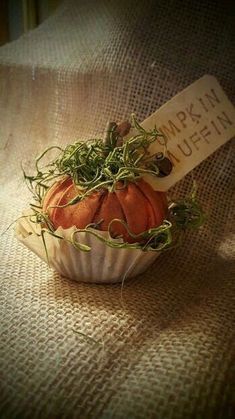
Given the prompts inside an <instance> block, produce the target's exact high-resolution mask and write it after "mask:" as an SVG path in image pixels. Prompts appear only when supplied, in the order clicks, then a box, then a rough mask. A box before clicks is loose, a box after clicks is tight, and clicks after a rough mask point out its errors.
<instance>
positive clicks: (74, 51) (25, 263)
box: [0, 0, 235, 419]
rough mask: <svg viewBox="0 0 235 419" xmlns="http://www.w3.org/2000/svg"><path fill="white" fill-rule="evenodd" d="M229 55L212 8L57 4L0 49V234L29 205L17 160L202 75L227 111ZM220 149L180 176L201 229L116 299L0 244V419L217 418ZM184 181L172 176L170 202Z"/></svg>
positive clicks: (223, 249) (223, 407)
mask: <svg viewBox="0 0 235 419" xmlns="http://www.w3.org/2000/svg"><path fill="white" fill-rule="evenodd" d="M233 47H234V36H233V18H232V7H231V5H230V3H228V2H223V4H222V2H221V3H219V2H190V1H183V2H180V1H148V2H142V1H135V2H134V1H123V0H121V1H119V2H117V1H114V0H111V1H108V0H98V1H91V0H88V1H82V0H80V1H75V0H74V1H65V2H64V4H62V6H61V7H60V8H59V9H58V11H57V13H56V15H55V16H53V17H52V18H50V19H48V21H46V22H45V23H44V24H42V25H41V26H40V27H39V28H38V29H36V30H35V31H33V32H31V33H29V34H27V35H25V36H24V37H22V38H20V39H19V40H18V41H15V42H14V43H12V44H9V45H6V46H4V47H2V48H1V49H0V89H1V96H0V141H1V183H2V184H1V201H0V205H1V216H0V217H1V218H0V221H1V228H2V231H3V230H5V228H6V227H7V226H8V225H9V224H10V222H12V221H13V220H14V219H15V218H17V217H18V216H19V214H20V212H21V210H22V209H23V208H25V207H26V206H27V202H28V201H29V194H28V192H27V190H26V187H25V185H23V181H22V175H21V168H20V163H21V161H23V163H24V167H25V168H27V169H28V168H29V167H30V166H32V160H33V157H34V156H35V154H38V153H39V152H41V151H42V150H43V149H44V148H45V147H46V146H47V145H49V144H50V145H51V144H67V143H69V142H71V141H73V140H75V139H77V138H78V137H79V138H80V137H81V138H84V139H85V138H88V137H90V136H95V135H101V134H102V133H103V131H104V128H105V125H106V122H107V121H108V120H117V121H121V120H122V119H124V118H126V117H128V116H129V115H130V113H131V112H133V111H135V112H136V114H137V116H138V117H139V119H140V120H143V119H144V118H145V117H147V116H148V115H149V114H150V113H152V112H153V111H155V110H156V109H157V108H158V107H159V106H160V105H161V104H163V103H164V102H166V101H167V100H168V99H170V98H171V97H172V96H174V95H175V94H176V93H177V92H179V91H181V90H182V89H183V88H184V87H186V86H187V85H189V84H190V83H191V82H193V81H194V80H196V79H197V78H199V77H200V76H202V75H203V74H206V73H208V74H213V75H215V76H216V77H217V78H218V80H219V81H220V83H221V85H222V86H223V88H224V89H225V91H226V93H227V94H228V96H229V97H230V99H231V100H232V101H234V100H235V90H234V72H233V68H234V64H235V59H234V58H235V57H234V48H233ZM234 155H235V150H234V142H232V141H231V142H229V143H228V144H226V145H225V146H224V147H222V148H221V149H220V150H219V151H217V152H216V153H215V154H214V155H212V156H211V157H210V158H209V159H208V160H207V161H206V162H203V163H202V164H201V165H200V166H199V167H198V168H197V169H196V170H194V178H195V179H196V180H197V183H198V188H199V192H198V193H199V195H200V199H201V202H202V204H203V207H204V209H205V211H206V212H207V214H208V219H207V223H206V225H205V226H204V227H203V229H202V230H200V232H199V233H190V234H188V235H187V237H186V238H185V243H184V244H183V246H182V247H181V248H177V249H175V250H172V251H171V252H167V253H165V254H163V255H161V256H160V258H159V259H158V260H157V261H156V264H155V265H154V266H153V267H152V268H151V269H149V271H148V272H147V273H146V274H144V275H142V276H141V277H138V278H136V279H134V280H131V281H129V282H127V283H126V284H125V285H124V289H123V295H122V299H121V289H120V286H119V285H112V286H97V285H85V284H77V283H75V282H72V281H69V280H67V279H65V278H60V277H59V275H57V274H55V273H53V272H51V271H50V270H49V269H48V268H47V266H46V265H45V264H43V263H42V262H41V261H40V260H39V259H37V258H36V256H34V255H33V254H31V253H30V252H29V251H28V250H27V249H25V248H23V247H22V246H21V245H20V244H19V243H17V242H16V240H15V238H14V236H13V231H12V230H10V231H9V232H7V233H6V234H4V235H3V236H1V276H0V278H1V285H0V286H1V291H0V302H1V313H0V316H1V318H0V333H1V339H0V385H1V393H0V401H1V404H0V415H1V417H3V418H60V417H63V418H90V417H97V418H109V417H114V418H164V419H165V418H191V417H192V418H228V417H232V416H233V412H232V395H233V391H232V378H233V377H232V366H233V363H232V360H233V351H234V344H233V339H234V333H233V329H234V302H233V298H232V297H233V292H234V291H233V288H234V285H233V284H234V277H235V262H234V259H235V254H234V245H235V243H234V242H235V240H234V236H235V231H234V213H235V211H234V207H235V200H234V188H235V185H234V175H235V165H234ZM190 187H191V175H188V176H187V177H186V178H185V179H184V180H183V181H182V182H180V183H179V184H178V185H176V187H175V188H174V189H173V190H172V191H170V193H171V195H172V196H182V195H183V194H185V193H186V192H188V191H189V189H190ZM87 336H90V337H91V338H92V339H91V338H88V337H87Z"/></svg>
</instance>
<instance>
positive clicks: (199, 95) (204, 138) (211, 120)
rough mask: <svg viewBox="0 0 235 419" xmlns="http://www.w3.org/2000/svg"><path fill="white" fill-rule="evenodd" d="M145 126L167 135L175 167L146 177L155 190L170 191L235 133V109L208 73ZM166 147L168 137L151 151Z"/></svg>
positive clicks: (171, 158)
mask: <svg viewBox="0 0 235 419" xmlns="http://www.w3.org/2000/svg"><path fill="white" fill-rule="evenodd" d="M141 125H142V126H143V127H144V128H145V129H146V130H151V129H153V128H154V126H156V127H157V128H158V129H159V130H160V131H161V132H162V133H163V134H164V136H165V142H166V146H167V151H166V155H167V154H168V157H169V158H170V160H171V161H172V163H173V170H172V172H171V173H170V175H168V176H166V177H164V178H157V177H156V178H155V177H153V176H149V175H147V176H145V178H146V180H147V181H148V182H149V183H150V184H151V185H152V187H153V188H154V189H157V190H161V191H166V190H168V189H169V188H170V187H171V186H173V185H174V184H175V183H176V182H178V181H179V180H180V179H182V178H183V177H184V176H185V175H186V174H187V173H189V172H190V171H191V170H192V169H194V167H196V166H197V165H198V164H199V163H201V162H202V161H203V160H205V159H206V158H207V157H208V156H210V155H211V154H212V153H213V152H214V151H215V150H217V148H219V147H220V146H222V145H223V144H224V143H226V142H227V141H229V140H230V139H231V138H232V137H234V136H235V108H234V106H233V105H232V103H231V102H230V101H229V99H228V98H227V96H226V94H225V93H224V91H223V89H222V88H221V86H220V84H219V83H218V81H217V80H216V78H215V77H213V76H209V75H205V76H203V77H202V78H200V79H199V80H197V81H196V82H195V83H193V84H191V85H190V86H188V87H187V88H186V89H185V90H183V91H182V92H181V93H179V94H177V95H176V96H175V97H173V98H172V99H171V100H170V101H169V102H167V103H166V104H164V105H163V106H162V107H161V108H160V109H159V110H157V111H156V112H154V113H153V114H152V115H151V116H150V117H148V118H147V119H145V121H143V122H142V123H141ZM163 146H164V139H163V138H160V137H159V139H158V141H156V142H154V143H153V144H152V145H151V146H150V148H149V151H150V153H151V154H152V153H156V152H162V151H163V149H164V148H163Z"/></svg>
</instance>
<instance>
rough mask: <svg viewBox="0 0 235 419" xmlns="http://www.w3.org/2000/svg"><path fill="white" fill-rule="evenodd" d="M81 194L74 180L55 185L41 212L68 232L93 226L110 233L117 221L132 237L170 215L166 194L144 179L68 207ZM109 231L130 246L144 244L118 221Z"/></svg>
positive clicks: (86, 198)
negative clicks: (71, 229)
mask: <svg viewBox="0 0 235 419" xmlns="http://www.w3.org/2000/svg"><path fill="white" fill-rule="evenodd" d="M79 193H80V194H82V192H81V191H79V188H78V187H76V186H75V185H74V183H73V181H72V178H71V177H67V178H64V179H62V180H60V181H58V182H56V183H54V184H53V185H52V186H51V188H50V189H49V190H48V191H47V193H46V195H45V197H44V200H43V208H42V210H43V212H44V213H47V214H48V216H49V219H50V221H51V222H52V224H53V225H54V227H55V228H58V227H59V226H61V227H62V228H64V229H66V228H69V227H72V226H74V225H75V226H76V227H77V228H79V229H83V228H86V226H87V225H89V224H93V223H94V224H98V226H99V229H100V230H102V231H107V230H108V229H109V225H110V223H111V221H112V220H114V219H118V220H122V221H124V222H125V223H126V224H127V226H128V229H129V231H130V232H131V233H132V234H134V235H138V234H140V233H143V232H144V231H146V230H149V229H150V228H153V227H158V226H159V225H161V224H162V223H163V221H164V219H165V218H166V216H167V211H168V208H167V198H166V194H164V193H163V192H157V191H154V190H153V189H152V187H151V186H150V185H149V184H148V183H147V182H145V181H144V180H143V179H138V180H136V181H135V182H129V183H128V184H127V185H126V186H124V184H123V183H122V182H117V183H116V185H115V189H114V191H113V192H110V191H109V190H108V189H99V190H97V191H95V192H93V193H91V194H90V195H88V196H87V197H85V198H84V199H82V200H81V201H78V202H77V203H76V204H73V205H71V204H69V205H67V204H68V203H69V202H70V201H71V200H72V199H73V198H75V197H76V196H77V195H79ZM64 205H65V206H64ZM66 205H67V206H66ZM61 206H63V207H61ZM109 231H110V234H111V236H112V237H113V238H115V237H118V236H122V237H123V240H124V241H125V242H128V243H134V242H142V241H143V238H134V237H132V236H131V235H130V234H129V233H128V231H127V229H126V228H125V226H124V225H122V224H121V223H120V222H119V221H115V222H113V223H112V224H111V226H110V230H109Z"/></svg>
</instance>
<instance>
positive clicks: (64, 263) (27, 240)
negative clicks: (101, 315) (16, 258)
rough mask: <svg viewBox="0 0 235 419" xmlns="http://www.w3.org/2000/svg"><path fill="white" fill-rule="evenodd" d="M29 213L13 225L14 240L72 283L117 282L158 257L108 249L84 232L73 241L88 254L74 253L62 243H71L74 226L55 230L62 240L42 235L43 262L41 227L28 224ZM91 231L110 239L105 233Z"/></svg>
mask: <svg viewBox="0 0 235 419" xmlns="http://www.w3.org/2000/svg"><path fill="white" fill-rule="evenodd" d="M30 214H31V212H30V211H24V212H23V217H21V218H19V219H18V221H17V222H16V227H15V234H16V237H17V239H18V240H19V241H20V242H21V243H23V244H24V245H25V246H26V247H28V248H29V249H30V250H32V251H33V252H34V253H36V255H37V256H39V257H40V258H41V259H42V260H43V261H44V262H46V263H48V262H49V266H50V267H51V268H53V269H55V270H56V271H57V272H59V273H60V274H61V275H62V276H65V277H67V278H70V279H73V280H75V281H80V282H90V283H106V284H108V283H114V282H121V281H123V280H124V279H127V278H131V277H134V276H136V275H139V274H140V273H142V272H144V271H145V270H146V269H147V268H148V267H149V266H150V265H151V264H152V263H153V262H154V260H155V259H156V258H157V257H158V256H159V252H152V251H145V252H143V251H142V250H140V249H127V248H121V249H120V248H112V247H110V246H108V245H106V244H105V243H103V242H102V241H100V240H99V239H97V238H96V237H95V236H93V235H92V234H90V233H88V232H79V233H78V234H77V235H76V239H77V240H79V243H82V244H85V245H88V246H90V247H91V250H90V251H89V252H84V251H82V250H78V249H77V248H75V247H74V246H73V245H72V244H71V243H69V242H68V241H67V240H66V239H68V240H71V236H72V234H73V232H74V231H76V230H77V229H76V227H75V226H74V227H71V228H69V229H63V228H62V227H59V228H58V229H57V230H56V231H55V234H57V235H59V236H62V237H64V238H65V240H63V239H59V238H56V237H54V236H52V235H50V234H47V233H45V234H44V238H45V242H46V248H47V254H48V259H47V255H46V250H45V246H44V244H43V240H42V237H41V226H40V224H36V223H32V222H31V221H30V218H29V215H30ZM91 230H92V229H91ZM92 231H94V232H95V233H98V234H99V235H101V236H103V237H104V238H109V239H110V236H109V234H108V232H106V231H103V232H102V231H98V232H97V230H92ZM112 240H113V241H114V242H117V243H120V242H122V240H121V239H112Z"/></svg>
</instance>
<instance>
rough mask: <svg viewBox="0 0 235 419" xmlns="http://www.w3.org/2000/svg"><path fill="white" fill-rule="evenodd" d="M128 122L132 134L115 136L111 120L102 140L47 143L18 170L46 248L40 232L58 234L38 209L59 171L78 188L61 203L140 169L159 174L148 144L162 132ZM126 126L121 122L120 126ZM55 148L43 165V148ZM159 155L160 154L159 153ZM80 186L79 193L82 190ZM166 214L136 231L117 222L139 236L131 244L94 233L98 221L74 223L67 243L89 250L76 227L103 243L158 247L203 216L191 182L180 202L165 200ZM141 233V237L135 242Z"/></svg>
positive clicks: (111, 186) (132, 176)
mask: <svg viewBox="0 0 235 419" xmlns="http://www.w3.org/2000/svg"><path fill="white" fill-rule="evenodd" d="M132 125H133V127H134V128H135V129H136V132H137V134H136V135H134V136H132V137H130V138H128V139H125V141H123V138H122V137H121V136H120V132H121V131H120V130H118V129H117V124H115V123H110V124H109V126H108V129H107V133H106V137H105V141H103V140H101V139H92V140H88V141H87V142H83V141H77V142H75V143H74V144H71V145H68V146H67V147H66V148H65V149H62V148H61V147H58V146H52V147H49V148H47V149H46V150H45V151H44V152H43V153H42V154H41V155H40V156H39V157H37V159H36V162H35V169H36V174H35V175H27V174H26V173H25V171H23V174H24V178H25V180H26V182H27V185H28V187H29V189H30V191H31V192H32V194H33V198H34V201H35V202H34V203H33V204H31V209H32V210H33V215H32V216H31V218H30V219H31V221H32V222H36V223H39V224H40V225H41V226H42V239H43V243H44V246H45V249H46V243H45V237H44V236H45V234H46V233H48V234H50V235H53V236H55V237H57V238H60V239H62V237H60V236H58V235H57V234H56V233H55V230H54V227H53V225H52V223H51V222H50V219H49V217H48V215H47V214H44V213H43V212H42V200H43V197H44V195H45V193H46V191H47V190H48V188H50V186H51V185H52V184H53V183H54V182H55V181H58V180H59V179H60V178H61V177H65V176H70V177H71V178H72V180H73V182H74V185H76V186H77V187H78V188H79V191H80V192H79V194H78V195H77V196H76V197H75V198H73V199H72V200H71V201H70V202H68V203H67V204H66V205H64V206H67V205H74V204H76V203H77V202H78V201H80V200H82V199H84V198H85V197H86V196H87V195H88V194H91V193H92V192H94V191H96V190H98V189H100V188H107V189H108V190H109V191H112V190H114V188H115V185H116V183H117V182H120V181H121V182H122V183H123V187H125V185H126V184H127V183H128V182H134V181H136V180H137V179H138V178H140V177H141V176H142V175H143V174H150V175H152V176H159V168H158V165H157V159H156V154H153V155H151V154H150V153H149V151H148V148H149V145H150V144H151V143H153V142H154V141H157V140H158V137H162V136H163V135H162V134H161V133H160V132H159V131H158V130H157V128H156V127H155V128H154V129H153V130H152V131H146V130H145V129H144V128H143V127H141V126H140V125H139V123H138V122H137V120H136V118H135V117H134V116H132ZM125 129H126V127H125ZM51 150H54V151H55V152H56V156H55V158H54V159H53V160H52V161H51V162H50V163H49V164H46V165H44V166H43V165H42V162H43V158H44V157H45V156H46V155H47V153H48V152H50V151H51ZM163 157H164V156H163ZM81 190H82V191H83V193H82V194H81ZM168 218H169V219H168V220H165V221H164V222H163V224H162V225H161V226H159V227H156V228H152V229H150V230H148V231H145V232H143V233H141V234H139V235H134V234H133V233H132V232H131V231H130V230H129V228H128V225H127V224H126V223H125V222H124V221H123V220H113V221H112V222H111V223H110V225H109V229H108V230H109V232H110V231H111V228H110V227H111V224H112V223H113V222H120V223H121V224H122V225H123V226H124V227H125V228H126V230H127V232H128V234H129V235H130V236H131V237H133V238H134V239H135V238H136V239H138V242H136V243H133V244H130V243H123V242H120V243H119V242H117V241H113V240H112V237H111V234H110V239H106V238H104V237H103V236H101V235H100V234H99V231H98V230H99V225H98V224H97V225H95V226H94V225H89V226H87V227H86V228H85V229H78V230H77V231H76V232H75V233H74V234H73V235H72V237H71V243H72V244H73V245H74V246H75V247H76V248H77V249H78V250H82V251H85V252H89V251H90V250H91V249H90V247H89V246H87V245H85V244H82V243H80V242H79V233H80V232H84V231H86V232H89V233H90V234H92V235H94V236H95V237H97V239H98V240H101V241H102V242H104V243H105V244H106V245H108V246H111V247H114V248H129V249H141V250H143V251H149V250H150V251H162V250H163V249H168V248H171V247H172V246H175V245H176V244H177V241H178V239H179V237H180V236H181V233H182V231H184V230H186V229H188V228H198V227H199V226H200V225H201V224H202V223H203V222H204V218H205V217H204V214H203V211H202V209H201V207H200V205H199V204H198V202H197V199H196V193H195V187H194V189H193V191H192V194H191V195H190V196H188V197H187V198H185V199H184V200H181V201H179V202H174V203H171V204H170V206H169V217H168ZM139 239H140V241H142V239H143V243H144V244H141V243H139Z"/></svg>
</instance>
